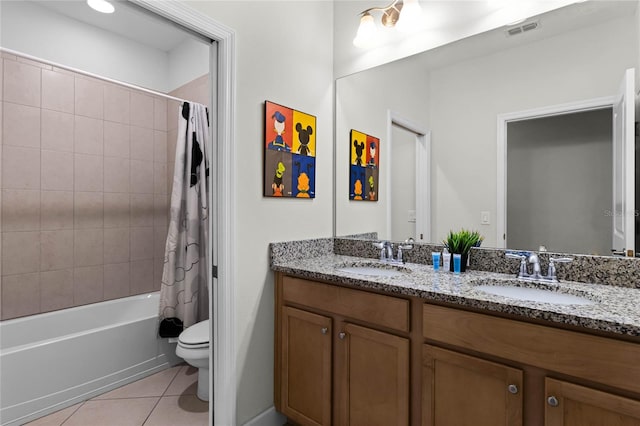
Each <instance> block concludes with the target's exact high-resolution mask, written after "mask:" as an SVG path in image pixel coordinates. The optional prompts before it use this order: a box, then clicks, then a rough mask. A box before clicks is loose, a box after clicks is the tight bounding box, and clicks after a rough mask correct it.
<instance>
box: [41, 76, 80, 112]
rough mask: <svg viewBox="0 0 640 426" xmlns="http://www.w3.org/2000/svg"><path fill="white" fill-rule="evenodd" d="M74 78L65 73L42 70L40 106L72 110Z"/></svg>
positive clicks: (63, 110)
mask: <svg viewBox="0 0 640 426" xmlns="http://www.w3.org/2000/svg"><path fill="white" fill-rule="evenodd" d="M74 103H75V102H74V78H73V77H72V76H70V75H69V74H66V73H61V72H57V71H51V70H42V108H46V109H52V110H55V111H62V112H68V113H71V114H73V112H74Z"/></svg>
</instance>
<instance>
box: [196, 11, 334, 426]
mask: <svg viewBox="0 0 640 426" xmlns="http://www.w3.org/2000/svg"><path fill="white" fill-rule="evenodd" d="M189 5H190V6H192V7H194V8H195V9H198V10H200V11H202V12H203V13H204V14H206V15H209V16H211V17H212V18H214V19H216V20H217V21H219V22H221V23H223V24H225V25H227V26H229V27H231V28H233V29H234V30H235V31H236V37H237V38H236V42H237V49H236V51H237V69H236V90H237V93H236V114H237V115H236V117H237V124H236V129H235V132H236V133H235V140H236V155H237V158H236V162H235V168H236V170H237V172H236V173H237V174H236V176H237V188H238V194H237V200H238V205H237V209H236V211H237V218H236V220H237V223H238V228H237V241H236V247H237V252H236V253H234V256H235V257H236V262H237V271H236V278H237V282H236V300H237V306H236V307H235V308H236V312H237V335H236V339H237V343H238V347H237V354H238V357H237V367H238V386H239V387H238V395H237V396H238V406H237V423H238V424H243V423H245V422H246V421H247V420H249V419H251V418H252V417H254V416H256V415H258V414H259V413H260V412H262V411H264V410H265V409H267V408H268V407H270V406H272V405H273V336H274V334H273V321H274V313H273V308H274V295H273V292H274V287H273V272H272V271H271V270H270V269H269V264H268V258H267V255H268V244H269V243H270V242H272V241H287V240H293V239H304V238H315V237H329V236H331V233H332V197H333V193H332V192H333V189H332V188H333V176H332V175H333V170H332V161H333V160H332V159H333V141H332V139H333V119H332V117H333V74H332V37H333V25H332V24H333V4H332V2H326V1H304V2H298V1H296V2H263V1H255V2H249V1H242V2H235V1H225V2H222V1H216V2H201V1H193V2H189ZM265 100H270V101H273V102H276V103H279V104H282V105H285V106H288V107H292V108H296V109H298V110H300V111H303V112H306V113H309V114H313V115H315V116H316V117H317V139H316V141H317V162H316V167H317V170H316V198H315V199H313V200H299V199H274V198H263V197H262V179H263V178H262V155H263V154H262V146H263V142H262V140H263V138H264V135H263V133H264V130H263V126H264V124H263V123H264V119H263V115H264V106H263V103H264V101H265ZM224 391H225V390H224V389H219V390H216V392H224Z"/></svg>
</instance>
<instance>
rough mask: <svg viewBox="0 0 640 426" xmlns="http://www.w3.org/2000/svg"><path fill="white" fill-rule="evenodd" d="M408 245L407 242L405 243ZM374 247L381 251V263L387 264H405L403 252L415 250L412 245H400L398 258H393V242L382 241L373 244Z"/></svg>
mask: <svg viewBox="0 0 640 426" xmlns="http://www.w3.org/2000/svg"><path fill="white" fill-rule="evenodd" d="M405 243H406V241H405ZM373 245H374V247H376V248H378V249H380V261H381V262H387V263H404V259H403V257H402V256H403V254H402V253H403V250H404V251H406V250H410V249H412V248H413V246H412V245H411V244H404V245H403V244H398V252H397V253H398V254H397V256H398V257H397V258H396V259H394V258H393V243H392V242H391V241H381V242H378V243H373Z"/></svg>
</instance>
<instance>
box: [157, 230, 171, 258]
mask: <svg viewBox="0 0 640 426" xmlns="http://www.w3.org/2000/svg"><path fill="white" fill-rule="evenodd" d="M168 232H169V229H168V228H167V227H164V226H157V227H154V228H153V257H155V258H157V259H163V260H164V249H165V246H166V245H167V233H168Z"/></svg>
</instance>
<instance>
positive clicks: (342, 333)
mask: <svg viewBox="0 0 640 426" xmlns="http://www.w3.org/2000/svg"><path fill="white" fill-rule="evenodd" d="M346 335H347V333H345V332H340V333H338V337H339V338H340V339H344V338H345V336H346Z"/></svg>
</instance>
